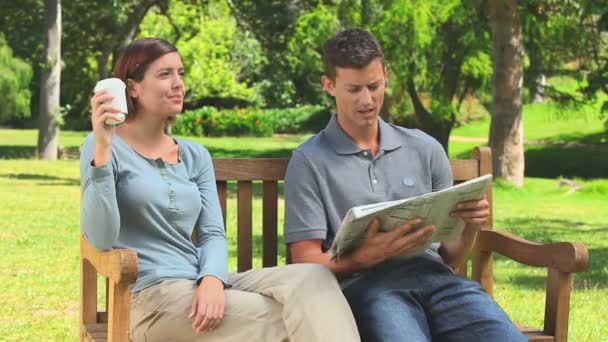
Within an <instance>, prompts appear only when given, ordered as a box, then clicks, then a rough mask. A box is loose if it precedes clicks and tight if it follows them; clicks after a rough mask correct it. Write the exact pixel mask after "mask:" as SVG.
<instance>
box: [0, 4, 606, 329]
mask: <svg viewBox="0 0 608 342" xmlns="http://www.w3.org/2000/svg"><path fill="white" fill-rule="evenodd" d="M353 26H358V27H363V28H366V29H369V30H370V31H371V32H373V33H374V34H375V35H376V36H377V37H378V39H379V41H380V43H381V44H382V46H383V48H384V52H385V55H386V63H387V67H388V71H389V85H388V88H387V92H386V101H385V106H384V109H383V111H382V115H383V117H384V118H385V120H387V121H389V122H392V123H395V124H398V125H402V126H406V127H413V128H420V129H422V130H424V131H426V132H427V133H429V134H431V135H432V136H434V137H435V138H436V139H437V140H439V141H440V142H441V143H442V145H443V146H444V148H445V149H446V151H447V152H448V154H449V156H450V158H466V157H468V156H469V155H470V153H471V149H472V148H473V147H474V146H485V145H489V146H491V147H493V148H494V155H495V157H496V158H497V160H495V164H494V165H495V170H494V173H495V174H497V175H498V176H499V177H497V180H496V182H495V186H494V203H495V212H494V220H495V224H494V225H495V229H498V230H506V231H510V232H513V233H515V234H517V235H520V236H522V237H524V238H526V239H529V240H532V241H536V242H541V243H549V242H556V241H579V242H583V243H585V244H586V245H587V247H588V248H589V267H588V269H587V270H586V271H585V272H582V273H579V274H576V275H575V278H574V289H573V292H572V299H571V312H570V329H569V337H570V340H571V341H602V340H605V339H606V338H607V337H608V320H607V319H606V317H605V314H604V311H603V310H604V308H606V307H608V288H607V285H608V264H607V263H606V259H607V258H608V215H607V213H608V116H606V114H608V104H607V103H608V102H607V101H608V94H607V93H608V48H607V47H608V1H606V0H432V1H428V0H342V1H340V0H327V1H315V0H287V1H270V0H260V1H231V0H113V1H101V2H98V1H91V0H71V1H59V0H46V1H43V0H20V1H15V0H0V201H1V202H0V203H1V204H0V255H2V258H0V307H1V308H2V314H1V315H0V316H1V317H2V318H1V319H0V341H5V340H6V341H25V340H28V341H48V340H53V341H55V340H57V341H63V340H67V341H73V340H76V339H77V337H78V309H79V303H78V298H79V288H78V282H79V267H78V261H79V231H80V227H79V205H80V202H79V192H80V188H79V186H80V181H79V174H78V173H79V171H78V160H77V158H78V146H79V145H80V144H81V143H82V141H83V139H84V137H85V136H86V135H87V134H88V131H89V130H90V124H89V121H88V120H89V118H88V117H89V104H88V99H89V96H90V94H91V90H92V88H93V86H94V85H95V82H96V81H97V80H99V79H101V78H105V77H108V76H109V75H110V73H111V69H112V65H113V62H114V60H115V58H116V57H117V53H118V52H119V51H120V50H121V49H122V48H123V47H124V46H125V45H126V44H128V42H130V41H131V40H132V39H135V38H137V37H145V36H156V37H162V38H165V39H167V40H169V41H170V42H172V43H175V44H176V45H177V47H178V49H179V50H180V52H181V54H182V56H183V59H184V64H185V66H186V77H185V81H186V86H187V88H188V92H187V96H186V104H185V110H184V113H182V114H180V116H178V120H177V122H176V124H175V125H174V126H173V127H171V131H172V134H175V135H178V136H182V137H188V138H191V139H193V140H195V141H197V142H200V143H201V144H203V145H204V146H206V147H207V148H208V149H209V150H210V152H211V154H212V156H213V157H288V156H289V155H290V153H291V151H292V150H293V149H294V148H296V147H297V146H298V145H299V144H300V143H302V142H303V141H305V140H306V139H307V138H308V137H309V136H311V134H313V133H314V132H316V131H318V130H319V129H321V128H322V127H324V125H325V123H326V122H327V120H328V118H329V115H330V113H331V111H332V101H331V98H330V97H328V96H327V95H326V94H324V92H323V91H322V89H321V87H320V83H319V79H320V76H321V74H322V61H321V54H320V51H321V50H320V47H321V44H322V43H323V41H324V40H325V39H327V38H328V37H330V36H331V35H333V34H334V33H335V32H336V31H338V30H340V29H343V28H347V27H353ZM505 146H506V147H509V148H505ZM499 157H500V158H499ZM505 166H509V167H505ZM510 166H513V167H510ZM513 170H515V171H513ZM230 189H231V191H230V192H229V203H228V204H229V207H232V208H234V204H235V192H234V188H230ZM256 189H257V188H256ZM257 190H258V191H256V198H255V203H254V217H258V218H259V217H261V208H260V202H261V199H260V191H259V189H257ZM281 206H282V202H281V203H280V208H279V226H281V224H282V207H281ZM235 227H236V217H235V215H234V213H229V214H228V239H229V243H230V252H231V253H230V255H231V261H230V267H231V271H235V270H236V261H235V253H234V252H235V247H236V243H235V242H236V232H235ZM254 229H255V231H254V237H255V238H254V242H255V241H257V242H259V241H260V234H261V228H260V227H259V225H257V226H254ZM254 253H255V256H256V261H255V262H254V266H255V267H259V266H260V264H261V262H260V254H261V250H260V246H259V243H256V245H255V246H254ZM280 253H281V256H284V247H283V248H282V249H281V251H280ZM280 260H282V258H281V259H280ZM494 269H495V271H494V275H495V288H496V290H495V295H496V300H497V301H498V302H499V303H500V304H501V305H502V306H503V307H504V308H505V310H506V311H507V313H508V314H509V315H510V317H511V318H512V319H513V320H514V321H518V322H525V323H527V324H531V325H535V326H542V318H543V308H544V287H545V278H544V277H545V272H544V271H543V270H540V269H533V268H525V267H522V266H520V265H517V264H516V263H514V262H512V261H509V260H507V259H505V258H502V257H500V256H496V259H495V268H494Z"/></svg>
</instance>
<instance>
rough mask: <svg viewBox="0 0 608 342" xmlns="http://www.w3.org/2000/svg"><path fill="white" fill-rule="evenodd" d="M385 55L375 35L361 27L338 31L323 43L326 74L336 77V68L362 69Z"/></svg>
mask: <svg viewBox="0 0 608 342" xmlns="http://www.w3.org/2000/svg"><path fill="white" fill-rule="evenodd" d="M376 58H380V59H381V60H382V64H384V55H383V54H382V48H381V47H380V44H379V43H378V41H377V40H376V38H374V36H373V35H372V34H371V33H369V32H367V31H365V30H363V29H360V28H350V29H347V30H344V31H341V32H339V33H337V34H336V35H335V36H333V37H331V38H329V39H328V40H327V41H326V42H325V43H324V44H323V62H324V64H325V76H327V77H329V79H331V80H332V81H333V80H335V79H336V68H352V69H362V68H364V67H366V66H368V65H369V64H370V63H371V62H372V61H373V60H374V59H376Z"/></svg>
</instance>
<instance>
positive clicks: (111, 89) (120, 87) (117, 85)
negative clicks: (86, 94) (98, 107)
mask: <svg viewBox="0 0 608 342" xmlns="http://www.w3.org/2000/svg"><path fill="white" fill-rule="evenodd" d="M126 88H127V86H126V85H125V83H124V82H123V81H122V80H121V79H120V78H106V79H103V80H101V81H99V82H97V85H95V89H93V91H94V92H95V93H97V92H98V91H100V90H102V89H103V90H105V91H106V92H107V93H108V94H110V95H112V96H113V97H114V99H113V100H112V101H111V102H105V103H104V104H111V105H112V106H114V107H117V108H120V113H116V116H118V117H119V119H120V120H119V121H116V120H114V119H107V120H106V125H120V124H121V123H123V122H124V121H125V118H126V115H127V114H128V110H127V93H126V91H125V89H126Z"/></svg>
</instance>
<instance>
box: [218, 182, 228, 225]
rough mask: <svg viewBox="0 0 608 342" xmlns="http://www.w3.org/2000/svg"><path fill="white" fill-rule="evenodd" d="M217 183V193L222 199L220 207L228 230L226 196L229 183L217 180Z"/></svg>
mask: <svg viewBox="0 0 608 342" xmlns="http://www.w3.org/2000/svg"><path fill="white" fill-rule="evenodd" d="M216 172H217V171H216ZM215 184H216V186H217V195H218V197H219V199H220V207H221V208H222V219H223V220H224V229H226V230H228V224H227V223H226V199H227V197H226V196H227V189H228V183H227V182H226V181H216V182H215Z"/></svg>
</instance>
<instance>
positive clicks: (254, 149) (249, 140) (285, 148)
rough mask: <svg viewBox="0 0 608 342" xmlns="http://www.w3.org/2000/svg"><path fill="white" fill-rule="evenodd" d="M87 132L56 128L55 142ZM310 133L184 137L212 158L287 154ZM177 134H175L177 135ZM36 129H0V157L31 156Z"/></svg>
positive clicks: (69, 143)
mask: <svg viewBox="0 0 608 342" xmlns="http://www.w3.org/2000/svg"><path fill="white" fill-rule="evenodd" d="M87 134H88V132H75V131H60V133H59V145H60V146H63V147H68V148H78V146H80V144H82V142H83V141H84V138H85V137H86V136H87ZM310 136H311V134H294V135H282V134H275V135H274V136H273V137H268V138H256V137H223V138H217V137H194V138H193V137H184V138H188V139H192V140H194V141H197V142H199V143H201V144H202V145H203V146H205V147H207V149H209V152H211V155H212V156H213V157H214V158H231V157H252V158H253V157H289V156H290V155H291V151H293V150H294V149H295V148H296V147H297V146H298V145H300V144H301V143H303V142H304V141H305V140H306V139H308V137H310ZM178 137H179V136H178ZM37 139H38V131H37V130H33V129H23V130H18V129H0V160H1V159H22V158H33V157H34V156H35V154H36V144H37Z"/></svg>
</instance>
